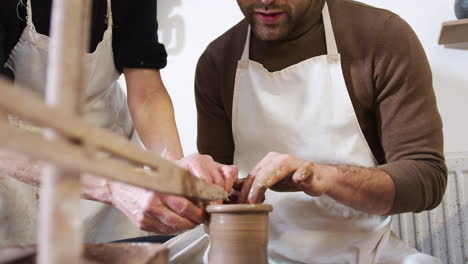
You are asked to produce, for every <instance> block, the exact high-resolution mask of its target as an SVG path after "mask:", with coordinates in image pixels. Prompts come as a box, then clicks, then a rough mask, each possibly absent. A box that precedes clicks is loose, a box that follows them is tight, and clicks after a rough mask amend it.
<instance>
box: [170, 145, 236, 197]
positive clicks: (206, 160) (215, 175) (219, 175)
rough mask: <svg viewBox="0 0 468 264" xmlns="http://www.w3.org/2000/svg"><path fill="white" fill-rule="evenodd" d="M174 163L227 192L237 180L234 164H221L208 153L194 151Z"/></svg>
mask: <svg viewBox="0 0 468 264" xmlns="http://www.w3.org/2000/svg"><path fill="white" fill-rule="evenodd" d="M175 163H176V164H177V165H179V166H180V167H182V168H184V169H186V170H188V171H189V172H191V173H192V174H193V175H195V176H197V177H198V178H201V179H204V180H205V181H207V182H209V183H213V184H216V185H218V186H221V187H223V188H224V189H225V190H226V191H227V192H230V191H231V190H232V186H233V184H234V182H235V181H236V180H237V167H236V166H233V165H223V164H221V163H218V162H216V161H214V160H213V158H212V157H211V156H208V155H201V154H198V153H194V154H191V155H188V156H186V157H185V158H183V159H181V160H178V161H175Z"/></svg>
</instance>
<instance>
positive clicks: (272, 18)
mask: <svg viewBox="0 0 468 264" xmlns="http://www.w3.org/2000/svg"><path fill="white" fill-rule="evenodd" d="M284 15H285V12H281V11H275V12H271V11H256V12H255V17H256V18H257V19H258V20H259V21H260V22H261V23H263V24H267V25H272V24H276V23H278V22H279V21H280V20H281V19H282V18H283V17H284Z"/></svg>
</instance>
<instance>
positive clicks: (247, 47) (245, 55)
mask: <svg viewBox="0 0 468 264" xmlns="http://www.w3.org/2000/svg"><path fill="white" fill-rule="evenodd" d="M251 32H252V30H251V27H250V25H249V26H248V27H247V38H246V41H245V46H244V51H243V52H242V57H241V60H248V59H249V55H250V35H251Z"/></svg>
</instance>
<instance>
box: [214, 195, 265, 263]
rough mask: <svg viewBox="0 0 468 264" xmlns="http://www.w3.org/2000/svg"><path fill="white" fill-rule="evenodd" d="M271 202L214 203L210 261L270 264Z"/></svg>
mask: <svg viewBox="0 0 468 264" xmlns="http://www.w3.org/2000/svg"><path fill="white" fill-rule="evenodd" d="M271 211H272V207H271V205H266V204H255V205H248V204H224V205H210V206H208V207H207V212H208V213H210V214H211V219H210V224H209V233H210V242H211V246H210V252H209V256H208V262H209V264H220V263H222V264H241V263H242V264H267V263H268V251H267V249H268V213H269V212H271Z"/></svg>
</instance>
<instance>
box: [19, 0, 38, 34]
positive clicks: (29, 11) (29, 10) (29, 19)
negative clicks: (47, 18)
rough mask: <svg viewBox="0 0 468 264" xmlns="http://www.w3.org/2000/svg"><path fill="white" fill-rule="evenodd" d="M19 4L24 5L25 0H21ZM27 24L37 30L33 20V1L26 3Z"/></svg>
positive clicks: (29, 0) (28, 0)
mask: <svg viewBox="0 0 468 264" xmlns="http://www.w3.org/2000/svg"><path fill="white" fill-rule="evenodd" d="M19 4H23V0H21V1H20V3H19ZM23 5H24V4H23ZM26 23H27V25H28V26H29V27H31V28H32V29H34V30H36V28H35V27H34V23H33V18H32V8H31V0H27V2H26Z"/></svg>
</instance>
